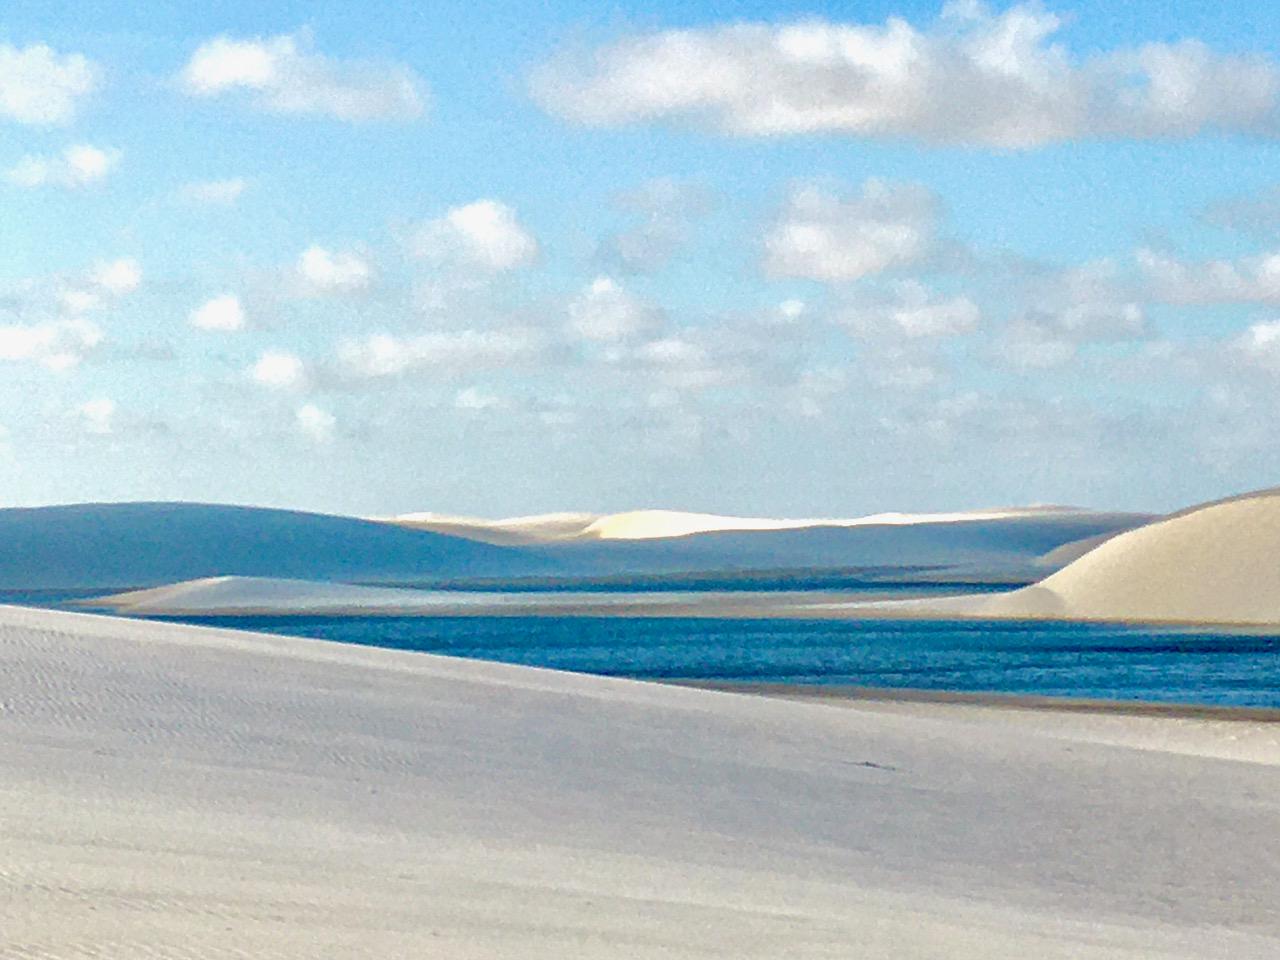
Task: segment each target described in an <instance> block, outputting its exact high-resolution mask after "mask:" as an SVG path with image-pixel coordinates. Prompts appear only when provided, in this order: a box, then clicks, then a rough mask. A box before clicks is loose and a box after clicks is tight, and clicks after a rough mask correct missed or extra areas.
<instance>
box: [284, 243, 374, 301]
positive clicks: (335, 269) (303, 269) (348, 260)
mask: <svg viewBox="0 0 1280 960" xmlns="http://www.w3.org/2000/svg"><path fill="white" fill-rule="evenodd" d="M297 271H298V277H299V279H300V280H301V281H302V285H303V288H304V292H305V293H307V294H310V295H317V296H319V295H324V294H329V293H358V292H360V291H362V290H367V289H368V288H369V286H370V285H371V284H372V282H373V266H372V264H370V263H369V260H368V258H367V257H365V256H364V255H363V254H360V253H356V252H353V251H345V252H344V251H337V252H334V251H330V250H326V249H324V248H323V247H316V246H313V247H308V248H307V249H306V250H304V251H303V252H302V255H301V256H299V257H298V264H297Z"/></svg>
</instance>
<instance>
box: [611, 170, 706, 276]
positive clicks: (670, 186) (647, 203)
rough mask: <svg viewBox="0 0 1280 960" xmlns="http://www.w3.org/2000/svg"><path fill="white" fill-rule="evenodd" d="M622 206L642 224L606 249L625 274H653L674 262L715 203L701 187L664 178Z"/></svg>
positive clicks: (631, 195) (635, 193)
mask: <svg viewBox="0 0 1280 960" xmlns="http://www.w3.org/2000/svg"><path fill="white" fill-rule="evenodd" d="M618 204H619V206H621V207H622V208H623V209H625V210H628V211H631V212H634V213H637V214H639V215H640V216H641V217H642V220H641V222H640V223H638V224H636V225H635V226H633V227H631V228H629V229H627V230H624V231H622V232H621V233H617V234H614V235H613V236H612V237H609V238H608V239H607V240H606V241H605V249H606V251H607V252H608V253H609V255H610V256H611V258H612V259H613V260H614V261H616V262H617V264H618V265H619V266H620V267H621V268H622V269H623V270H626V271H628V272H633V273H650V272H653V271H656V270H659V269H661V268H662V267H664V266H666V265H667V264H668V263H669V262H671V260H672V259H673V258H674V257H675V255H676V253H677V252H678V251H679V250H680V249H681V247H683V246H684V245H685V244H686V243H687V242H688V240H689V237H690V234H691V233H692V231H693V226H694V223H695V221H696V220H698V219H699V218H700V217H703V216H706V215H707V214H708V213H710V212H711V209H712V208H713V207H714V205H715V201H714V197H713V195H712V193H711V191H710V190H708V189H707V188H706V187H704V186H703V185H701V184H698V183H692V182H687V181H683V180H677V179H675V178H672V177H660V178H657V179H655V180H650V181H648V182H646V183H644V184H642V185H641V186H640V187H639V188H638V189H636V190H631V191H628V192H626V193H623V194H621V195H620V196H619V197H618Z"/></svg>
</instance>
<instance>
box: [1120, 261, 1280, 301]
mask: <svg viewBox="0 0 1280 960" xmlns="http://www.w3.org/2000/svg"><path fill="white" fill-rule="evenodd" d="M1138 266H1139V267H1140V268H1141V269H1142V272H1143V273H1144V274H1145V276H1146V278H1147V282H1148V284H1149V285H1150V292H1151V295H1152V296H1153V297H1155V298H1157V299H1160V300H1164V301H1166V302H1168V303H1178V304H1214V303H1268V304H1276V303H1280V251H1274V252H1270V253H1265V254H1262V255H1260V256H1252V257H1242V258H1241V259H1239V260H1202V261H1194V260H1181V259H1179V258H1177V257H1171V256H1167V255H1165V254H1160V253H1156V252H1155V251H1153V250H1140V251H1139V252H1138Z"/></svg>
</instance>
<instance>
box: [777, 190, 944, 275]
mask: <svg viewBox="0 0 1280 960" xmlns="http://www.w3.org/2000/svg"><path fill="white" fill-rule="evenodd" d="M938 207H939V204H938V199H937V197H936V196H934V194H933V193H932V192H931V191H929V190H928V189H927V188H925V187H922V186H919V185H914V184H898V183H888V182H885V181H882V180H868V181H866V183H864V184H863V185H862V189H861V191H860V193H859V194H858V195H857V196H855V197H852V198H850V199H843V198H841V197H839V196H835V195H833V194H831V193H829V192H827V191H825V190H823V189H821V188H819V187H817V186H801V187H797V188H795V189H793V190H792V191H791V195H790V196H789V197H788V198H787V202H786V204H785V206H784V208H783V210H782V213H781V215H780V216H779V217H778V219H777V221H776V222H775V223H774V224H773V225H772V226H771V228H770V229H769V231H768V233H767V234H766V236H765V240H764V248H765V256H764V268H765V270H766V272H768V273H769V274H770V275H772V276H775V277H799V278H803V279H808V280H821V281H825V282H839V281H849V280H858V279H861V278H862V277H867V276H871V275H873V274H877V273H882V272H884V271H886V270H896V269H902V268H904V267H910V266H915V265H917V264H919V263H921V262H922V261H924V260H925V259H926V258H928V257H929V256H931V255H933V254H935V253H936V252H937V233H938V220H939V215H940V214H939V209H938Z"/></svg>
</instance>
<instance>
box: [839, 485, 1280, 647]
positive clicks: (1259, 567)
mask: <svg viewBox="0 0 1280 960" xmlns="http://www.w3.org/2000/svg"><path fill="white" fill-rule="evenodd" d="M851 612H856V613H863V614H869V613H888V614H901V615H908V616H926V617H939V616H957V617H999V618H1027V619H1042V618H1049V619H1067V620H1118V621H1135V622H1174V623H1205V624H1280V492H1278V491H1270V490H1269V491H1264V492H1261V493H1257V494H1249V495H1246V496H1243V497H1236V498H1233V499H1230V500H1223V501H1218V502H1215V503H1211V504H1207V505H1205V506H1201V507H1193V508H1191V509H1189V510H1186V511H1183V512H1181V513H1178V514H1174V515H1172V516H1170V517H1168V518H1166V519H1164V520H1160V521H1157V522H1155V523H1151V524H1148V525H1146V526H1143V527H1139V528H1138V529H1136V530H1130V531H1129V532H1127V533H1123V534H1120V535H1118V536H1115V537H1112V538H1110V539H1108V540H1106V541H1105V542H1104V543H1102V544H1101V545H1100V546H1097V547H1095V548H1094V549H1092V550H1090V551H1088V552H1087V553H1085V554H1084V555H1083V556H1081V557H1080V558H1079V559H1077V560H1075V561H1074V562H1072V563H1070V564H1068V565H1067V566H1065V567H1063V568H1062V569H1061V570H1059V571H1058V572H1057V573H1055V574H1053V575H1052V576H1049V577H1046V578H1045V579H1044V580H1042V581H1040V582H1039V583H1037V584H1035V585H1033V586H1030V587H1025V588H1023V589H1021V590H1014V591H1012V592H1010V593H1005V594H998V595H988V596H982V597H957V598H951V599H947V600H919V601H905V602H903V603H901V604H877V605H869V606H867V607H865V608H863V609H861V610H851Z"/></svg>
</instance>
